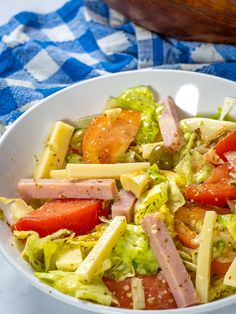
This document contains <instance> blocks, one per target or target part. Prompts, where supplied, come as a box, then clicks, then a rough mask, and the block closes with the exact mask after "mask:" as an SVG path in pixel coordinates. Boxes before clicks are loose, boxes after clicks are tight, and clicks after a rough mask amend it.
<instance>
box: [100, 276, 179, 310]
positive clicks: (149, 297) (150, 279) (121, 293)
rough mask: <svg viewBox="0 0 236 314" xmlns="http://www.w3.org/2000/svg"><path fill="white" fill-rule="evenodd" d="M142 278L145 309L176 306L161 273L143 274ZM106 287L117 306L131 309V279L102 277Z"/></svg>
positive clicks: (161, 308)
mask: <svg viewBox="0 0 236 314" xmlns="http://www.w3.org/2000/svg"><path fill="white" fill-rule="evenodd" d="M139 278H140V279H142V284H143V289H144V294H145V304H146V307H145V309H146V310H163V309H174V308H176V307H177V306H176V303H175V299H174V297H173V295H172V293H171V292H170V289H169V287H168V285H167V282H166V281H165V279H164V278H162V276H161V275H157V276H145V277H144V276H143V277H139ZM103 280H104V283H105V284H106V286H107V288H108V289H109V290H110V291H111V292H112V293H113V295H114V296H115V297H116V299H117V300H118V302H119V307H121V308H127V309H132V308H133V303H132V293H131V279H130V278H126V279H125V280H119V281H118V280H111V279H108V278H104V279H103Z"/></svg>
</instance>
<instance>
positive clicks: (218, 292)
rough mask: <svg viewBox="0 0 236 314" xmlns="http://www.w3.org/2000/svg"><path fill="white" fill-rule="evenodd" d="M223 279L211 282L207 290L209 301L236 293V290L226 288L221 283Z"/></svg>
mask: <svg viewBox="0 0 236 314" xmlns="http://www.w3.org/2000/svg"><path fill="white" fill-rule="evenodd" d="M223 281H224V278H220V279H216V280H214V281H213V282H212V284H211V287H210V290H209V301H210V302H211V301H213V300H216V299H221V298H225V297H228V296H230V295H232V294H235V293H236V288H233V287H230V286H226V285H224V283H223Z"/></svg>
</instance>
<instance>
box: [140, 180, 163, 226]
mask: <svg viewBox="0 0 236 314" xmlns="http://www.w3.org/2000/svg"><path fill="white" fill-rule="evenodd" d="M167 200H168V183H167V182H161V183H159V184H157V185H154V186H153V187H152V188H151V189H150V190H148V191H147V192H145V193H144V194H143V196H141V198H140V199H139V200H138V201H137V202H136V203H135V206H134V222H135V224H140V223H141V220H142V219H143V217H144V216H145V215H146V214H151V213H154V212H156V211H158V209H159V208H160V207H161V206H162V205H164V204H165V203H166V202H167Z"/></svg>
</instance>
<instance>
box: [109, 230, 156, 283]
mask: <svg viewBox="0 0 236 314" xmlns="http://www.w3.org/2000/svg"><path fill="white" fill-rule="evenodd" d="M110 261H111V265H112V267H111V268H110V269H109V270H107V271H106V272H105V276H107V277H109V278H111V279H115V280H118V279H124V278H127V277H133V276H135V275H152V274H156V273H157V271H158V267H159V265H158V263H157V261H156V258H155V256H154V255H153V253H152V250H151V248H150V246H149V241H148V238H147V235H146V234H145V232H144V231H143V228H142V227H141V226H136V225H131V224H128V225H127V230H126V232H125V233H124V235H123V236H122V237H121V238H120V239H119V241H118V242H117V244H116V245H115V247H114V248H113V250H112V253H111V255H110Z"/></svg>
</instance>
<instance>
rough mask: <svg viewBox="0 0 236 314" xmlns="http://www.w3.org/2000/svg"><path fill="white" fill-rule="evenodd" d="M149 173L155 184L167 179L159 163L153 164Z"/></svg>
mask: <svg viewBox="0 0 236 314" xmlns="http://www.w3.org/2000/svg"><path fill="white" fill-rule="evenodd" d="M148 175H149V178H150V179H151V181H152V183H154V184H158V183H161V182H165V181H167V179H166V177H165V175H163V174H162V172H161V171H160V169H159V168H158V166H157V164H153V165H152V166H151V167H149V168H148Z"/></svg>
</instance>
